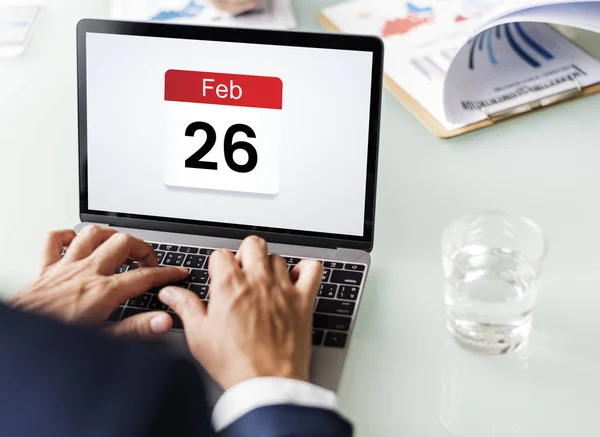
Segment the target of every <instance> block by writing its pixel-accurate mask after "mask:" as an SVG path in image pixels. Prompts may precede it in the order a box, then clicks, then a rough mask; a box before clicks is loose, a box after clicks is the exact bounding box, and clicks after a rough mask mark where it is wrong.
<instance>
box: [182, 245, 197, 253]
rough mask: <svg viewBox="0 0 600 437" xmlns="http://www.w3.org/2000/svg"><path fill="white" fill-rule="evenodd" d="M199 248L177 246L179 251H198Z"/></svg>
mask: <svg viewBox="0 0 600 437" xmlns="http://www.w3.org/2000/svg"><path fill="white" fill-rule="evenodd" d="M199 250H200V249H198V248H197V247H185V246H181V247H180V248H179V251H180V252H183V253H198V251H199Z"/></svg>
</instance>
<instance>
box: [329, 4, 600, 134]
mask: <svg viewBox="0 0 600 437" xmlns="http://www.w3.org/2000/svg"><path fill="white" fill-rule="evenodd" d="M318 19H319V21H320V22H321V24H322V25H323V27H324V28H325V29H327V30H329V31H331V32H336V33H341V31H340V29H339V28H338V27H337V26H336V25H335V24H334V23H333V22H332V21H331V20H330V19H329V18H327V16H326V15H325V14H323V13H322V12H319V14H318ZM383 83H384V85H385V87H386V89H387V90H388V91H389V92H390V93H391V94H392V95H393V96H394V97H395V98H396V99H398V100H399V101H400V103H402V104H403V105H404V107H405V108H406V109H408V110H409V111H410V113H411V114H412V115H414V116H415V117H416V118H417V120H419V121H420V122H421V124H422V125H423V126H425V127H426V128H427V129H428V130H429V131H430V132H431V133H433V134H434V135H435V136H436V137H438V138H444V139H445V138H453V137H457V136H459V135H463V134H466V133H469V132H473V131H476V130H479V129H483V128H484V127H488V126H492V125H494V124H497V123H500V122H502V121H506V120H510V119H512V118H515V117H518V116H521V115H525V114H529V113H532V112H536V111H540V110H542V109H546V108H548V107H550V106H554V105H557V104H559V103H564V102H568V101H570V100H574V99H578V98H580V97H584V96H589V95H592V94H596V93H600V83H598V84H595V85H590V86H588V87H585V88H582V87H580V86H579V84H578V83H577V82H576V81H573V86H572V87H571V89H569V90H567V91H564V90H562V91H560V92H558V93H556V94H553V95H551V96H546V97H544V98H541V99H539V100H534V101H532V102H528V103H524V104H520V105H517V106H514V107H512V108H509V109H503V110H501V111H496V112H495V111H490V110H489V108H488V109H486V108H483V109H482V111H483V113H484V114H485V116H486V119H485V120H483V121H479V122H477V123H473V124H470V125H468V126H464V127H461V128H458V129H455V130H447V129H446V128H445V127H444V126H443V125H442V124H441V123H440V122H439V121H438V120H437V119H436V118H435V117H434V116H433V115H431V114H430V113H429V111H427V110H426V109H425V108H424V107H423V106H422V105H421V104H420V103H419V102H417V101H416V100H415V99H414V98H413V97H411V95H410V94H409V93H407V92H406V91H405V90H404V89H403V88H401V87H400V86H399V85H398V84H397V83H396V82H394V81H393V80H392V78H390V77H389V76H388V75H387V74H385V73H384V76H383Z"/></svg>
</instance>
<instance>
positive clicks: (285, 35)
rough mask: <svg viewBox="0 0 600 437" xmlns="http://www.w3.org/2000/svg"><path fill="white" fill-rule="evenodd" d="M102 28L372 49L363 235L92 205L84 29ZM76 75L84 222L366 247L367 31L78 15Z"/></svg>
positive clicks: (372, 182)
mask: <svg viewBox="0 0 600 437" xmlns="http://www.w3.org/2000/svg"><path fill="white" fill-rule="evenodd" d="M88 33H104V34H116V35H133V36H145V37H158V38H173V39H193V40H208V41H224V42H239V43H250V44H263V45H277V46H294V47H309V48H324V49H339V50H353V51H367V52H371V53H372V54H373V71H372V84H371V109H370V120H369V144H368V157H367V178H366V181H365V183H366V202H365V217H364V233H363V236H362V237H361V236H352V235H343V234H330V233H321V232H310V231H298V230H293V229H280V228H267V227H262V226H245V225H235V224H225V223H215V222H204V221H196V220H185V219H177V218H167V217H156V216H146V215H138V214H128V213H121V212H110V211H95V210H90V209H89V204H88V178H87V176H88V165H87V159H88V158H87V75H86V65H87V64H86V35H87V34H88ZM77 79H78V115H79V123H78V124H79V209H80V218H81V220H82V221H84V222H96V223H104V224H108V225H111V226H118V227H128V228H140V229H150V230H156V231H164V232H174V233H186V234H194V235H207V236H213V237H223V238H233V239H242V238H244V237H246V236H248V235H250V234H257V235H260V236H262V237H263V238H265V239H266V240H267V241H270V242H273V243H281V244H293V245H303V246H316V247H327V248H348V249H359V250H366V251H370V250H371V249H372V247H373V238H374V228H375V202H376V185H377V160H378V149H379V125H380V119H381V93H382V81H383V42H382V41H381V39H379V38H377V37H372V36H355V35H336V34H322V33H303V32H286V31H272V30H250V29H231V28H221V27H203V26H188V25H175V24H158V23H138V22H125V21H109V20H88V19H86V20H81V21H80V22H79V23H78V25H77Z"/></svg>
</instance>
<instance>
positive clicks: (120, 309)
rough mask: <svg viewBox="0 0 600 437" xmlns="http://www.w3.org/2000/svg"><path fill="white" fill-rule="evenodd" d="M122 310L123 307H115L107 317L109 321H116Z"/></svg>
mask: <svg viewBox="0 0 600 437" xmlns="http://www.w3.org/2000/svg"><path fill="white" fill-rule="evenodd" d="M122 312H123V308H122V307H119V308H117V309H116V310H115V311H113V313H112V314H111V315H110V317H109V318H108V321H109V322H118V321H119V318H120V317H121V313H122Z"/></svg>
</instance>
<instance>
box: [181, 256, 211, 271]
mask: <svg viewBox="0 0 600 437" xmlns="http://www.w3.org/2000/svg"><path fill="white" fill-rule="evenodd" d="M204 261H206V257H205V256H202V255H188V256H186V258H185V262H184V263H183V266H184V267H187V268H189V269H201V268H202V266H203V265H204Z"/></svg>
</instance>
